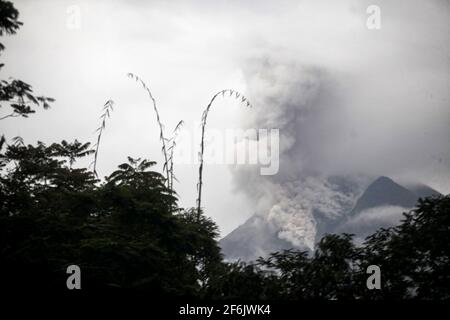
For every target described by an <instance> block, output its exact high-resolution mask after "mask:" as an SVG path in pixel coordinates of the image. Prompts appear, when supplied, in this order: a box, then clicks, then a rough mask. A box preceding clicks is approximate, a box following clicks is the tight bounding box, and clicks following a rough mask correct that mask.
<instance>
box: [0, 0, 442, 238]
mask: <svg viewBox="0 0 450 320" xmlns="http://www.w3.org/2000/svg"><path fill="white" fill-rule="evenodd" d="M370 4H376V5H378V6H379V7H380V8H381V30H368V29H367V28H366V19H367V17H368V15H367V14H366V8H367V6H368V5H370ZM15 5H16V6H17V8H18V9H19V11H20V14H21V15H20V19H21V20H22V21H23V22H24V26H23V27H22V28H21V29H20V31H19V32H18V34H17V35H15V36H13V37H10V38H8V39H6V40H4V44H5V45H6V50H5V51H4V54H3V55H2V60H3V62H4V63H5V64H6V66H5V67H4V68H3V69H2V78H5V77H7V76H13V77H16V78H19V79H22V80H24V81H27V82H29V83H30V84H32V85H33V86H34V89H35V91H36V92H37V93H42V94H45V95H48V96H51V97H54V98H55V99H56V102H55V103H54V105H53V108H52V109H51V110H49V111H46V112H38V113H37V114H35V115H33V116H32V117H30V118H29V119H18V118H16V119H7V120H4V121H2V123H1V125H2V129H3V131H4V132H6V134H7V136H8V137H9V138H11V137H13V136H16V135H22V136H23V137H24V138H25V141H26V142H30V143H31V142H34V141H36V140H41V141H46V142H53V141H54V140H55V139H60V140H61V139H74V138H78V139H80V140H84V141H94V139H95V134H94V131H95V129H96V127H98V125H99V121H98V117H99V115H100V111H101V107H102V105H103V104H104V103H105V101H106V100H108V99H113V100H114V101H115V103H116V104H115V106H116V107H115V111H114V113H113V115H112V118H111V120H110V121H109V122H108V123H107V129H106V132H105V136H104V140H103V144H102V146H101V153H100V158H99V171H100V173H101V174H102V175H106V174H108V173H110V172H111V171H112V170H113V169H114V168H115V167H116V165H118V164H119V163H121V162H123V161H124V160H125V157H126V156H127V155H131V156H135V157H137V156H142V157H148V158H151V159H152V160H156V161H158V168H157V169H158V170H160V169H161V163H162V157H161V154H160V145H159V141H158V131H157V130H158V129H157V126H156V122H155V119H154V114H153V112H152V109H151V107H150V104H149V100H148V99H147V97H146V95H145V92H144V91H143V90H142V89H140V88H139V86H138V85H137V84H135V83H134V82H133V81H131V80H129V79H128V78H127V77H126V74H127V73H128V72H133V73H136V74H138V75H139V76H140V77H141V78H143V79H144V80H145V81H146V82H147V84H148V85H149V86H150V88H151V89H152V91H153V94H154V95H155V97H156V99H157V101H158V104H159V106H160V112H161V116H162V120H163V122H164V123H165V125H166V128H167V129H166V130H172V128H173V127H174V126H175V125H176V124H177V122H178V121H179V120H181V119H183V120H185V121H186V126H187V127H188V128H191V127H192V128H198V122H199V121H200V116H201V112H202V110H203V109H204V108H205V106H206V104H207V103H208V101H209V99H210V98H211V95H212V94H213V93H215V92H216V91H218V90H220V89H223V88H228V87H232V88H235V89H237V90H239V91H241V92H243V93H245V94H247V95H248V97H249V98H250V100H252V102H253V104H254V106H255V107H254V110H250V111H249V110H245V108H243V107H242V106H240V105H239V104H238V103H236V102H235V101H233V100H224V101H220V102H219V103H218V104H217V105H215V109H214V110H213V112H212V113H211V115H210V123H209V126H210V127H216V128H222V129H224V128H228V127H236V126H238V125H240V124H249V123H255V122H254V121H255V117H256V118H257V117H260V116H261V114H262V115H263V118H264V115H267V112H270V110H273V111H274V112H275V116H276V117H275V118H276V119H277V121H278V122H276V123H277V124H278V125H279V126H280V127H283V123H285V122H282V121H281V120H280V119H283V116H286V115H288V113H285V111H289V108H286V107H284V106H286V104H290V105H294V107H293V108H294V109H295V108H296V107H295V105H296V103H297V102H299V101H302V99H306V98H305V94H304V93H305V92H304V91H302V90H300V88H299V87H297V85H300V87H301V84H302V83H304V81H306V80H305V79H308V77H312V80H311V81H312V82H313V83H314V84H313V86H316V89H317V92H313V93H312V94H311V95H312V98H311V101H309V102H308V103H306V104H305V105H307V106H308V108H310V109H311V110H309V111H308V112H307V113H306V115H305V117H306V120H304V125H302V126H301V128H299V129H298V130H296V128H297V126H296V125H295V123H294V124H291V125H293V126H294V129H292V128H291V130H293V131H292V132H291V133H290V135H291V136H292V137H294V138H295V141H296V143H297V144H298V148H294V149H293V150H290V151H289V154H288V155H289V157H290V158H288V159H287V160H286V161H285V162H284V163H285V164H286V166H285V168H284V169H283V168H280V169H281V174H282V173H283V172H284V171H286V170H294V171H295V170H305V172H306V171H307V170H314V171H323V172H324V173H326V174H353V173H364V174H370V175H388V176H391V177H393V178H396V179H400V180H419V181H422V182H424V183H427V184H429V185H430V186H432V187H434V188H436V189H438V190H439V191H441V192H444V193H449V192H450V139H449V136H450V129H449V128H450V126H449V123H450V99H449V98H450V97H449V96H450V90H449V85H450V27H449V25H448V21H449V18H450V6H449V4H448V3H447V2H446V1H425V0H423V1H417V0H414V1H403V0H398V1H370V2H369V1H356V0H355V1H332V0H329V1H301V0H297V1H214V2H213V1H170V2H165V1H145V2H144V1H125V0H123V1H119V0H113V1H111V0H104V1H100V0H99V1H92V0H90V1H76V0H71V1H64V0H58V1H56V0H40V1H31V0H19V1H15ZM71 6H77V7H76V8H79V10H80V14H81V15H80V18H81V20H80V21H81V26H80V28H79V29H71V28H68V23H69V22H70V21H71V20H70V19H71V13H70V12H69V13H68V12H67V10H68V9H69V11H70V8H73V7H71ZM311 70H314V72H312V71H311ZM311 74H313V75H312V76H311ZM308 94H310V93H308ZM299 103H300V102H299ZM258 107H260V109H259V110H260V111H259V112H258V111H257V110H258ZM0 111H1V110H0ZM2 112H4V111H2ZM268 118H270V117H268ZM268 118H267V117H266V120H267V119H268ZM288 120H289V119H288ZM279 121H281V122H279ZM256 123H261V122H256ZM263 123H264V122H263ZM287 128H288V127H287ZM297 159H298V161H299V162H301V163H302V165H298V166H296V163H297V162H296V161H297ZM176 170H177V176H178V178H179V180H180V183H179V184H178V185H177V186H176V188H177V190H178V192H179V194H180V197H181V204H182V205H183V206H192V205H194V204H195V192H196V189H195V185H196V179H197V166H193V165H180V166H178V167H177V168H176ZM275 178H276V177H275ZM278 178H279V179H283V177H282V176H281V178H280V177H278ZM204 182H205V187H204V203H203V204H204V206H205V208H206V212H207V213H208V214H209V215H210V216H212V217H213V219H214V220H215V221H216V222H217V223H218V224H219V226H220V228H221V231H222V233H223V234H226V233H228V232H229V231H231V230H232V229H233V228H234V227H236V226H237V225H239V224H241V223H242V222H243V221H244V220H246V218H248V216H250V215H251V214H252V213H253V206H254V203H253V202H252V201H250V200H248V199H247V194H246V193H242V192H241V190H242V186H241V185H239V184H242V183H245V181H243V180H242V179H241V180H239V179H237V180H236V179H235V177H233V175H232V174H231V173H230V170H229V168H228V167H227V166H220V165H210V166H206V169H205V181H204ZM237 184H238V185H237Z"/></svg>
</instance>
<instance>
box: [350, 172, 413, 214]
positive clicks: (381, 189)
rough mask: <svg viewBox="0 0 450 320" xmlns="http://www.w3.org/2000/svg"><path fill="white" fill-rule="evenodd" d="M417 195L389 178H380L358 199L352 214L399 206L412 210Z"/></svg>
mask: <svg viewBox="0 0 450 320" xmlns="http://www.w3.org/2000/svg"><path fill="white" fill-rule="evenodd" d="M417 198H418V197H417V195H416V194H414V193H413V192H411V191H409V190H408V189H406V188H404V187H402V186H401V185H399V184H398V183H396V182H394V181H393V180H392V179H390V178H388V177H379V178H378V179H376V180H375V181H374V182H372V183H371V184H370V185H369V187H367V189H366V191H364V193H363V194H362V196H361V197H360V198H359V199H358V201H357V202H356V204H355V207H354V208H353V209H352V211H351V212H350V215H351V216H353V215H355V214H358V213H360V212H362V211H364V210H367V209H370V208H375V207H379V206H398V207H404V208H412V207H413V206H414V205H415V203H416V201H417Z"/></svg>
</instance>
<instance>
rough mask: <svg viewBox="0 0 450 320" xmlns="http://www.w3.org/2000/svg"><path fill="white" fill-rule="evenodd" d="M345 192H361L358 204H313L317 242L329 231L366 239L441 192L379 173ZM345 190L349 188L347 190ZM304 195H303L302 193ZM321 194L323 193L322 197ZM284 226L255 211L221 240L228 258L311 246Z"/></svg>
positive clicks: (248, 256)
mask: <svg viewBox="0 0 450 320" xmlns="http://www.w3.org/2000/svg"><path fill="white" fill-rule="evenodd" d="M337 189H338V190H339V192H341V194H346V195H350V194H352V192H353V194H358V195H359V194H360V196H359V197H358V199H357V200H356V201H354V202H353V203H354V205H351V206H348V204H347V205H341V206H337V208H339V210H340V211H341V212H336V215H330V214H327V215H325V214H322V213H321V212H320V205H319V204H318V203H315V202H314V203H315V204H316V206H317V207H314V208H313V212H314V219H315V222H316V242H317V241H318V240H320V238H321V237H322V236H323V235H324V234H326V233H343V232H346V233H352V234H354V235H355V239H356V241H362V240H363V239H364V238H365V237H366V236H367V235H369V234H372V233H373V232H375V231H376V230H377V229H379V228H381V227H384V228H386V227H391V226H394V225H396V224H397V223H399V222H400V220H401V219H402V217H403V216H402V213H403V212H405V211H408V210H410V209H411V208H413V207H414V206H415V204H416V202H417V199H418V198H420V197H427V196H430V195H439V194H440V193H439V192H437V191H436V190H434V189H432V188H430V187H428V186H426V185H423V184H417V185H414V186H408V188H405V187H404V186H402V185H400V184H398V183H396V182H395V181H393V180H392V179H390V178H388V177H384V176H381V177H378V178H377V179H375V181H373V182H372V183H371V184H370V185H369V186H368V187H367V188H365V190H364V189H362V190H364V192H362V194H361V191H362V190H361V191H360V192H359V193H355V192H354V190H353V191H352V190H347V189H348V187H347V189H345V188H342V187H341V186H339V187H338V188H337ZM344 190H345V191H344ZM302 196H303V195H302ZM319 198H320V197H319ZM279 232H280V227H279V226H276V225H275V224H273V223H271V221H270V219H267V216H265V215H262V214H260V215H258V214H254V215H253V216H252V217H251V218H250V219H248V220H247V221H246V222H244V223H243V224H242V225H240V226H239V227H237V228H236V229H235V230H233V231H232V232H231V233H229V234H228V235H227V236H225V237H224V238H223V239H222V240H220V242H219V244H220V246H221V248H222V253H223V254H224V256H225V258H227V259H230V260H237V259H241V260H244V261H249V260H255V259H257V258H258V257H259V256H267V255H268V254H269V253H270V252H274V251H280V250H283V249H291V248H294V249H302V250H307V246H303V247H295V246H293V244H292V243H290V242H288V241H285V240H283V239H280V237H279Z"/></svg>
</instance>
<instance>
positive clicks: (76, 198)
mask: <svg viewBox="0 0 450 320" xmlns="http://www.w3.org/2000/svg"><path fill="white" fill-rule="evenodd" d="M17 19H18V12H17V10H16V9H15V8H14V6H13V5H12V4H11V3H10V2H8V1H3V0H0V35H5V34H14V33H15V32H16V30H17V29H18V28H19V27H20V25H21V23H20V22H18V20H17ZM3 49H4V47H3V46H2V45H0V50H3ZM0 67H1V66H0ZM48 102H52V99H51V98H47V97H36V96H34V94H33V90H32V87H31V86H30V85H28V84H26V83H24V82H22V81H20V80H12V81H1V84H0V103H1V108H0V111H2V112H3V111H5V110H6V109H7V110H8V111H6V113H5V115H4V116H3V118H6V117H26V116H28V115H30V114H31V113H33V112H35V109H34V108H35V107H37V106H43V107H44V108H47V107H48ZM10 140H11V141H10ZM92 153H93V151H92V150H91V146H90V144H89V143H81V142H78V141H76V140H75V141H74V142H67V141H62V142H60V143H53V144H51V145H45V144H44V143H41V142H39V143H37V144H36V145H29V144H25V143H24V142H23V140H22V139H21V138H19V137H16V138H15V139H6V138H5V137H4V136H2V139H1V140H0V266H1V273H0V284H1V289H2V290H32V291H34V290H36V291H40V290H45V291H64V290H67V288H66V279H67V276H68V275H67V273H66V268H67V266H69V265H73V264H75V265H78V266H80V268H81V271H82V290H87V291H96V290H119V289H130V290H139V291H145V292H146V293H148V294H149V295H156V296H159V297H162V298H164V297H166V298H169V297H170V298H173V297H193V298H200V299H241V298H242V299H275V300H276V299H286V300H293V299H327V300H328V299H413V298H417V299H449V298H450V261H449V253H450V250H449V243H450V196H448V195H447V196H439V197H434V198H426V199H421V200H420V201H419V203H418V204H417V207H416V208H415V209H414V210H412V211H410V212H407V213H405V214H404V219H403V220H402V222H401V224H400V225H399V226H397V227H394V228H390V229H381V230H379V231H378V232H376V233H375V234H373V235H371V236H370V237H368V238H367V239H366V241H365V242H364V243H363V245H361V246H356V245H355V244H354V243H353V241H352V236H351V235H348V234H342V235H327V236H325V237H324V238H322V239H321V240H320V242H319V243H318V244H317V247H316V250H315V252H314V253H313V254H308V253H307V252H301V251H294V250H288V251H283V252H277V253H273V254H271V255H270V256H269V257H268V258H265V259H262V258H261V259H259V260H258V261H255V262H254V263H241V262H234V263H230V262H226V261H224V260H223V257H222V255H221V253H220V248H219V246H218V243H217V238H218V229H217V226H216V225H215V223H214V222H213V221H211V219H209V218H207V217H206V216H205V215H204V213H201V214H200V216H198V211H197V208H188V209H185V208H180V207H179V206H178V205H177V197H176V193H174V192H172V190H171V189H169V188H168V187H167V185H166V180H165V179H166V178H165V177H164V176H163V175H161V174H160V173H158V172H155V171H152V170H151V167H152V166H153V165H154V164H155V163H154V162H151V161H148V160H142V159H133V158H128V161H127V162H126V163H123V164H120V165H119V166H118V169H117V170H116V171H115V172H113V173H112V174H110V175H109V176H108V177H106V178H105V179H104V180H99V179H98V178H97V177H96V175H95V174H94V173H93V172H92V170H90V169H89V168H80V167H76V168H75V167H74V164H75V163H76V161H77V159H79V158H83V157H89V156H91V154H92ZM369 265H378V266H379V267H380V268H381V280H382V281H381V290H369V289H368V288H367V287H366V280H367V278H368V276H369V275H368V274H367V273H366V269H367V267H368V266H369Z"/></svg>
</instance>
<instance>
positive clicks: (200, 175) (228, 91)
mask: <svg viewBox="0 0 450 320" xmlns="http://www.w3.org/2000/svg"><path fill="white" fill-rule="evenodd" d="M225 94H229V96H230V97H232V96H234V98H235V99H239V98H240V99H241V102H242V103H245V104H246V105H247V107H252V105H251V103H250V101H249V100H248V99H247V98H246V97H245V96H244V95H243V94H241V93H240V92H238V91H236V90H232V89H224V90H221V91H219V92H217V93H216V94H215V95H213V97H212V98H211V100H210V101H209V103H208V106H207V107H206V109H205V110H204V111H203V113H202V119H201V128H202V135H201V141H200V153H199V162H200V165H199V168H198V183H197V191H198V196H197V219H198V220H200V214H201V203H202V187H203V154H204V152H205V128H206V123H207V119H208V114H209V110H210V109H211V106H212V105H213V103H214V101H215V100H216V98H217V97H219V96H222V97H224V96H225Z"/></svg>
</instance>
